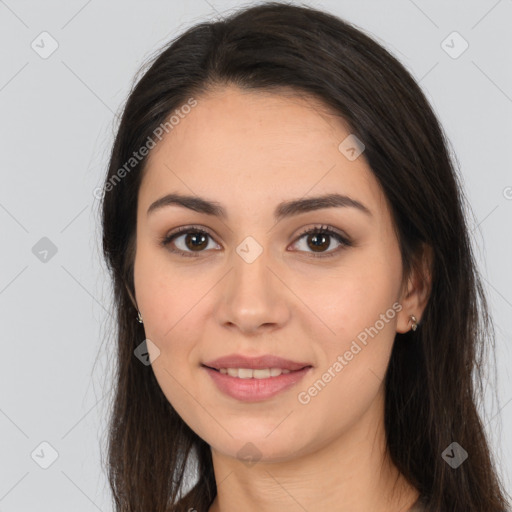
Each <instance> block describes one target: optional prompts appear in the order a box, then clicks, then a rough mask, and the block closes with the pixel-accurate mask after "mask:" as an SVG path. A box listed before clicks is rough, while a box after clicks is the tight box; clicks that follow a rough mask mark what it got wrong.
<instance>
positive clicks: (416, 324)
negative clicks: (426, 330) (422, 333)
mask: <svg viewBox="0 0 512 512" xmlns="http://www.w3.org/2000/svg"><path fill="white" fill-rule="evenodd" d="M409 318H410V319H411V324H412V330H413V331H415V330H416V329H417V328H418V320H417V318H416V317H415V316H414V315H410V316H409Z"/></svg>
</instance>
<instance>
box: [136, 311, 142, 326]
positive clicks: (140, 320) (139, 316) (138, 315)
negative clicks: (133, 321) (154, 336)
mask: <svg viewBox="0 0 512 512" xmlns="http://www.w3.org/2000/svg"><path fill="white" fill-rule="evenodd" d="M137 320H138V321H139V322H140V323H142V316H141V315H140V311H137Z"/></svg>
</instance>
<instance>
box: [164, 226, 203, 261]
mask: <svg viewBox="0 0 512 512" xmlns="http://www.w3.org/2000/svg"><path fill="white" fill-rule="evenodd" d="M208 238H212V237H211V235H210V234H209V233H208V232H207V231H204V230H203V229H199V228H193V227H190V226H188V227H184V228H179V229H178V230H177V231H174V232H173V233H170V234H169V235H167V236H166V237H165V238H164V239H163V240H162V241H161V245H162V246H165V247H167V248H168V249H169V251H171V252H174V253H178V254H181V255H183V256H192V257H196V256H199V255H200V253H201V252H204V249H206V248H207V247H208ZM180 239H182V240H180ZM212 240H213V239H212ZM176 246H177V247H176ZM194 253H197V254H194Z"/></svg>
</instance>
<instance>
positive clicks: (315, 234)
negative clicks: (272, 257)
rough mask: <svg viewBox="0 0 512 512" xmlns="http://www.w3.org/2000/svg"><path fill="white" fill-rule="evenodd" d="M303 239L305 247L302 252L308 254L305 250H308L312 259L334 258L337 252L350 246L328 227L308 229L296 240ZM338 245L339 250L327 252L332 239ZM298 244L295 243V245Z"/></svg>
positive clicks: (349, 243)
mask: <svg viewBox="0 0 512 512" xmlns="http://www.w3.org/2000/svg"><path fill="white" fill-rule="evenodd" d="M303 238H305V246H306V250H304V252H309V251H308V250H307V249H310V250H311V252H312V253H313V254H312V256H313V257H320V258H323V257H329V256H334V255H335V254H337V253H338V252H339V250H341V249H343V248H345V247H349V246H351V245H352V244H351V242H350V240H348V239H347V238H346V237H344V236H342V235H341V234H340V233H338V232H337V231H334V230H333V229H332V228H330V227H329V226H322V227H315V228H312V229H308V230H306V231H305V232H303V233H302V235H301V236H300V237H299V238H298V240H299V241H300V240H302V239H303ZM333 238H334V239H335V241H336V242H337V243H338V244H339V246H338V249H339V250H336V249H335V250H331V251H328V250H327V249H329V248H330V247H331V246H332V239H333ZM297 243H298V242H296V244H297Z"/></svg>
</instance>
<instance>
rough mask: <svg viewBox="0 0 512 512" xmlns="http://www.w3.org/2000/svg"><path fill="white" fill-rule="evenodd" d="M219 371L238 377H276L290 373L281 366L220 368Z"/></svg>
mask: <svg viewBox="0 0 512 512" xmlns="http://www.w3.org/2000/svg"><path fill="white" fill-rule="evenodd" d="M219 371H220V373H223V374H224V375H229V376H230V377H238V378H239V379H252V378H254V379H268V378H269V377H278V376H279V375H281V374H282V373H290V370H282V369H281V368H262V369H257V370H253V369H252V368H221V369H220V370H219Z"/></svg>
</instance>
